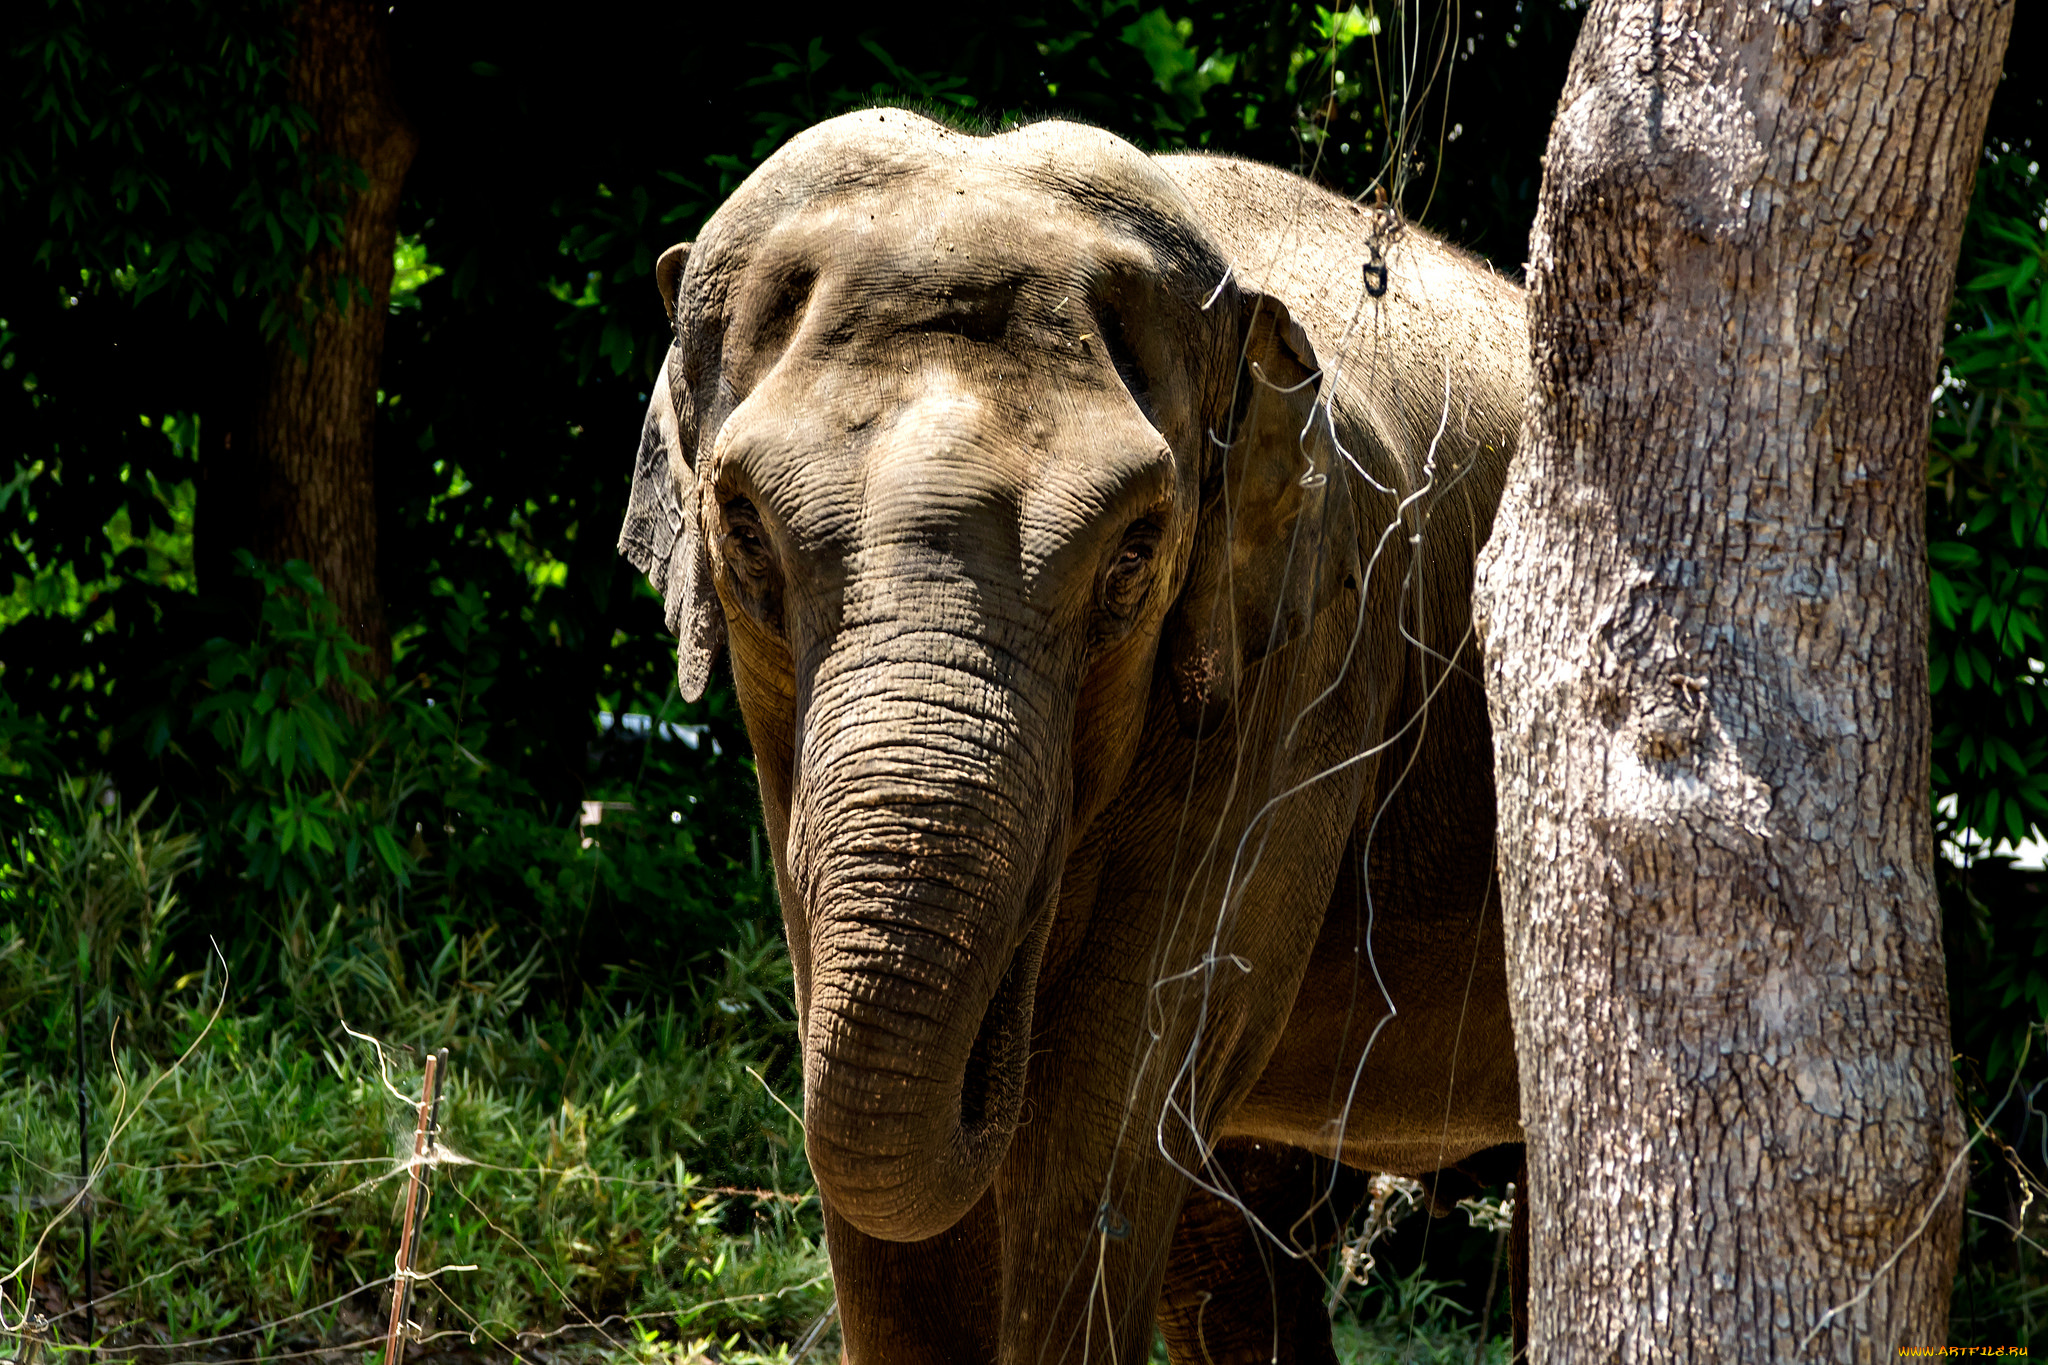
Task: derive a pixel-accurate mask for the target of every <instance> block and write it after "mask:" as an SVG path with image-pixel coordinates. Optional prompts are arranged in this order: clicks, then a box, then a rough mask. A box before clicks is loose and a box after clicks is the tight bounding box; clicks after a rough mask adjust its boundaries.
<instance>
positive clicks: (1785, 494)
mask: <svg viewBox="0 0 2048 1365" xmlns="http://www.w3.org/2000/svg"><path fill="white" fill-rule="evenodd" d="M2011 18H2012V8H2011V0H2004V2H2003V3H1993V2H1991V0H1926V2H1925V3H1904V2H1901V3H1878V2H1877V0H1825V2H1824V3H1823V0H1747V2H1745V3H1726V0H1661V2H1660V0H1595V3H1594V4H1593V5H1592V7H1591V9H1590V10H1589V12H1588V15H1587V18H1586V21H1585V27H1584V29H1583V31H1582V33H1581V36H1580V39H1579V45H1578V49H1577V51H1576V53H1575V55H1574V57H1573V61H1572V67H1571V72H1570V75H1569V77H1568V78H1567V81H1566V85H1565V91H1564V95H1563V98H1562V101H1561V102H1560V105H1559V110H1558V115H1557V120H1556V123H1555V125H1554V126H1553V128H1552V130H1551V137H1550V149H1549V156H1548V158H1547V165H1546V169H1545V174H1544V181H1543V188H1542V192H1541V196H1540V200H1539V205H1538V216H1537V221H1536V228H1535V231H1534V234H1533V236H1532V240H1531V243H1530V269H1529V274H1530V290H1531V292H1530V326H1531V337H1532V344H1533V349H1534V359H1535V381H1534V392H1533V394H1532V396H1531V399H1530V406H1529V410H1528V413H1527V416H1526V424H1525V426H1524V429H1523V436H1522V445H1521V454H1520V456H1519V460H1518V463H1517V465H1516V468H1515V470H1514V473H1513V475H1512V476H1511V480H1510V484H1509V488H1508V491H1507V495H1506V500H1505V502H1504V504H1503V506H1502V508H1501V512H1500V517H1499V520H1498V521H1497V522H1496V523H1495V527H1494V532H1493V538H1492V542H1491V543H1490V545H1489V546H1488V548H1487V551H1486V555H1485V559H1484V562H1483V565H1482V573H1483V577H1482V580H1481V585H1480V588H1479V592H1478V599H1477V607H1478V615H1479V620H1480V628H1481V630H1482V632H1483V636H1484V639H1485V644H1486V660H1487V669H1488V678H1487V684H1488V689H1489V694H1490V697H1491V705H1492V714H1493V725H1494V736H1495V770H1496V779H1497V783H1498V787H1499V801H1500V868H1501V876H1502V881H1503V889H1504V891H1505V899H1506V914H1507V933H1508V974H1509V980H1510V991H1511V996H1512V1002H1513V1008H1514V1018H1515V1031H1516V1040H1517V1048H1518V1052H1519V1055H1520V1061H1521V1077H1522V1112H1523V1120H1524V1123H1525V1126H1526V1128H1527V1131H1528V1135H1529V1158H1530V1167H1531V1186H1532V1189H1531V1195H1532V1200H1531V1203H1532V1208H1533V1211H1534V1217H1535V1221H1534V1228H1533V1246H1532V1253H1531V1260H1532V1262H1533V1280H1534V1283H1533V1286H1532V1297H1531V1302H1532V1306H1533V1318H1534V1320H1533V1324H1532V1328H1533V1336H1534V1358H1535V1359H1537V1360H1540V1361H1582V1360H1583V1361H1593V1360H1598V1361H1602V1362H1605V1361H1638V1360H1642V1361H1647V1360H1658V1361H1679V1360H1698V1361H1707V1360H1712V1361H1715V1362H1717V1365H1726V1362H1730V1361H1745V1360H1756V1361H1765V1360H1771V1361H1782V1360H1820V1359H1828V1360H1878V1359H1895V1358H1896V1357H1897V1347H1899V1346H1901V1345H1905V1346H1913V1345H1939V1344H1941V1343H1942V1342H1943V1341H1944V1340H1945V1331H1946V1327H1945V1324H1946V1319H1947V1311H1948V1293H1949V1290H1948V1286H1949V1280H1950V1278H1951V1276H1952V1274H1953V1271H1954V1262H1955V1253H1956V1246H1957V1239H1958V1230H1959V1224H1960V1218H1961V1207H1962V1193H1963V1186H1962V1171H1961V1170H1960V1168H1959V1167H1960V1153H1961V1150H1962V1131H1961V1125H1960V1123H1959V1120H1958V1117H1957V1111H1956V1106H1955V1103H1954V1100H1953V1097H1952V1095H1951V1091H1950V1079H1949V1051H1948V1047H1949V1044H1948V1009H1947V997H1946V992H1945V988H1944V984H1943V970H1942V952H1941V937H1940V922H1939V916H1938V911H1937V908H1936V904H1935V895H1934V887H1933V881H1932V867H1931V863H1932V855H1933V848H1932V836H1931V833H1930V823H1929V810H1928V702H1927V667H1926V628H1927V627H1926V622H1927V591H1926V583H1927V578H1926V567H1925V558H1924V552H1925V546H1924V544H1923V538H1924V531H1923V521H1922V516H1923V505H1924V504H1923V501H1922V500H1923V497H1924V482H1925V459H1926V442H1927V395H1928V393H1929V391H1930V390H1931V388H1932V386H1933V384H1934V381H1935V377H1936V372H1937V366H1938V364H1939V361H1940V355H1941V326H1942V321H1943V318H1944V315H1945V311H1946V306H1947V302H1948V297H1949V292H1950V287H1951V283H1952V276H1953V272H1954V266H1955V258H1956V250H1957V243H1958V239H1959V234H1960V231H1961V227H1962V222H1963V216H1964V211H1965V209H1966V207H1967V205H1968V202H1969V196H1970V186H1971V182H1972V179H1973V177H1974V174H1975V167H1976V163H1977V157H1978V146H1979V139H1980V136H1981V132H1982V128H1983V125H1984V117H1985V112H1986V109H1987V107H1988V104H1989V101H1990V96H1991V91H1992V87H1993V85H1994V84H1995V83H1996V81H1997V79H1998V73H1999V62H2000V57H2001V54H2002V52H2003V50H2004V46H2005V39H2006V33H2007V30H2008V27H2009V25H2010V22H2011Z"/></svg>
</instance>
